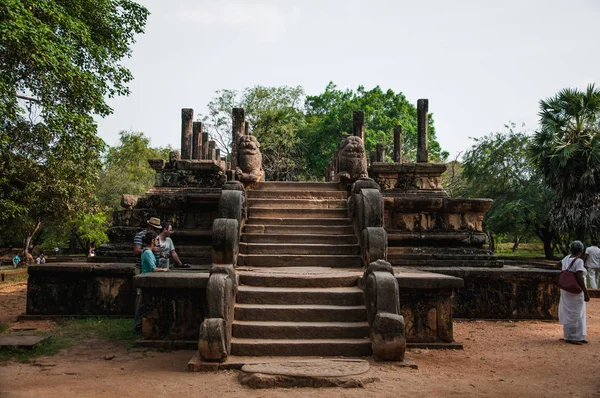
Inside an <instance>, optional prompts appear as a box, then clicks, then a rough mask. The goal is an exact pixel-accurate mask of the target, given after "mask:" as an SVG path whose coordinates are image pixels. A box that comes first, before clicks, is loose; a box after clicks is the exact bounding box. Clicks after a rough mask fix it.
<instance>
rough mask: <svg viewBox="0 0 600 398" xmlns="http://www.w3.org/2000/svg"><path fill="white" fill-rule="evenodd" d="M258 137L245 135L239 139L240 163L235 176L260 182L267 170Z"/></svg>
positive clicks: (242, 179)
mask: <svg viewBox="0 0 600 398" xmlns="http://www.w3.org/2000/svg"><path fill="white" fill-rule="evenodd" d="M259 148H260V144H259V143H258V141H257V139H256V137H254V136H252V135H243V136H241V137H240V139H239V141H238V165H237V167H236V169H235V178H236V180H238V181H242V182H258V181H260V180H262V177H263V175H264V174H265V172H264V171H263V168H262V154H261V153H260V149H259Z"/></svg>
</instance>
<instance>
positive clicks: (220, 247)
mask: <svg viewBox="0 0 600 398" xmlns="http://www.w3.org/2000/svg"><path fill="white" fill-rule="evenodd" d="M229 192H238V191H229ZM239 251H240V229H239V223H238V221H237V220H234V219H233V218H217V219H216V220H215V221H214V223H213V235H212V262H213V264H236V263H237V256H238V253H239Z"/></svg>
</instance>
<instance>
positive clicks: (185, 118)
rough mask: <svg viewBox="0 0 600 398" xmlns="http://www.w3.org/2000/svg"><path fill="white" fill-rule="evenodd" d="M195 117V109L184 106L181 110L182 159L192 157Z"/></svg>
mask: <svg viewBox="0 0 600 398" xmlns="http://www.w3.org/2000/svg"><path fill="white" fill-rule="evenodd" d="M193 118H194V110H193V109H191V108H183V109H182V110H181V159H191V158H192V131H193V122H194V121H193Z"/></svg>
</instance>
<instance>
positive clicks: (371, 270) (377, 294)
mask: <svg viewBox="0 0 600 398" xmlns="http://www.w3.org/2000/svg"><path fill="white" fill-rule="evenodd" d="M361 287H362V289H363V290H364V297H365V305H366V307H367V320H368V322H369V326H370V328H371V347H372V349H373V357H374V358H375V359H376V360H379V361H402V360H403V359H404V352H405V351H406V332H405V327H404V317H403V316H402V315H400V298H399V292H398V281H397V280H396V277H395V276H394V269H393V268H392V266H391V264H390V263H388V262H386V261H383V260H377V261H375V262H372V263H371V264H370V265H369V267H368V268H367V269H366V271H365V272H364V274H363V277H362V279H361Z"/></svg>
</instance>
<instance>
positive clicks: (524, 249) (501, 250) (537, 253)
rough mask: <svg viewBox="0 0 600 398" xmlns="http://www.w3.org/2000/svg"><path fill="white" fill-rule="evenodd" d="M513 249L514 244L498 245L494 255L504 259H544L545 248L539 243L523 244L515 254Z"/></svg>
mask: <svg viewBox="0 0 600 398" xmlns="http://www.w3.org/2000/svg"><path fill="white" fill-rule="evenodd" d="M512 247H513V244H512V243H498V244H496V251H495V253H494V254H496V255H497V256H503V257H530V258H533V257H542V258H543V257H544V246H543V245H542V244H539V243H521V244H520V245H519V247H518V248H517V250H515V251H514V252H513V251H512Z"/></svg>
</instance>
